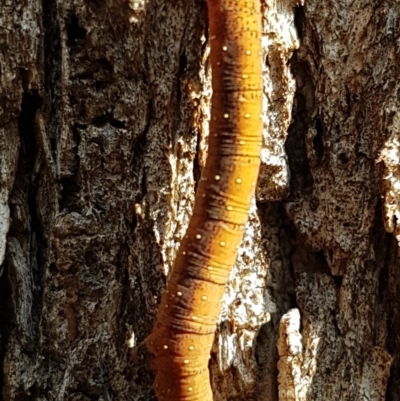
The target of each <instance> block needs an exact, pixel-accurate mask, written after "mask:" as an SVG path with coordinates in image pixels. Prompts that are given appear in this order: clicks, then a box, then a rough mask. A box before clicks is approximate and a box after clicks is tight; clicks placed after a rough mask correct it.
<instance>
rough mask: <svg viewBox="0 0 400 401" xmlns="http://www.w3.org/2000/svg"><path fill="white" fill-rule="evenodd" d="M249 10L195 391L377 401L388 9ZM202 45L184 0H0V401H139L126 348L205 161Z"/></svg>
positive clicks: (286, 1) (393, 52)
mask: <svg viewBox="0 0 400 401" xmlns="http://www.w3.org/2000/svg"><path fill="white" fill-rule="evenodd" d="M262 8H263V13H264V19H263V27H264V28H263V29H264V38H263V46H264V58H265V63H264V77H263V78H264V106H265V108H264V144H263V151H262V168H261V172H260V179H259V185H258V188H257V201H255V202H254V203H253V207H252V211H251V214H250V220H249V222H248V224H247V226H246V234H245V238H244V240H243V243H242V246H241V249H240V250H239V257H238V261H237V263H236V265H235V267H234V269H233V271H232V274H231V278H230V282H229V285H228V286H227V289H226V293H225V297H224V301H223V304H222V310H221V315H220V321H219V325H218V327H217V330H216V338H215V343H214V347H213V350H212V355H211V356H212V359H211V363H210V371H211V381H212V385H213V392H214V399H215V400H216V401H223V400H236V401H239V400H249V399H253V400H262V401H292V400H298V401H300V400H301V401H303V400H304V401H316V400H324V401H347V400H352V401H359V400H360V401H361V400H371V401H383V400H388V401H396V400H397V399H398V394H399V392H400V369H399V366H400V365H399V362H398V358H397V357H398V354H399V344H400V337H399V334H398V333H399V332H400V330H399V329H398V326H399V322H400V303H399V296H398V287H399V284H400V274H399V271H400V263H399V260H398V257H397V255H398V242H399V236H400V228H399V226H398V224H397V222H398V221H399V219H400V186H399V171H398V170H399V168H398V166H399V147H400V139H399V134H400V114H399V111H398V109H399V95H398V92H399V84H398V77H399V74H400V71H399V69H400V64H399V54H400V3H398V2H397V1H394V0H386V1H381V2H379V3H377V2H375V3H374V2H367V1H365V0H355V1H352V2H349V1H331V0H323V1H317V0H306V1H305V3H304V4H301V3H297V2H296V1H292V0H279V1H275V2H273V1H270V0H264V1H263V4H262ZM208 52H209V49H208V36H207V23H206V5H205V3H204V2H202V1H196V0H175V1H170V0H113V1H111V0H105V1H98V0H65V1H59V0H44V1H37V0H32V1H25V2H14V1H11V0H1V1H0V334H1V338H0V361H1V362H0V366H1V379H0V386H1V397H2V400H4V401H9V400H33V401H39V400H40V401H50V400H57V401H61V400H73V401H83V400H85V401H86V400H104V401H105V400H121V401H123V400H146V401H147V400H154V393H153V391H152V389H151V383H152V374H151V373H150V370H149V366H148V361H149V355H148V354H147V353H146V351H145V349H144V346H143V341H144V339H145V338H146V336H147V335H148V334H149V333H150V330H151V328H152V325H153V322H154V317H155V312H156V308H157V305H158V302H159V296H160V293H161V290H162V289H163V288H164V286H165V282H166V277H167V276H168V273H169V270H170V268H171V266H172V264H173V260H174V258H175V253H176V251H177V248H178V245H179V241H180V239H181V238H182V236H183V234H184V232H185V229H186V227H187V223H188V219H189V217H190V214H191V211H192V206H193V199H194V190H195V187H196V184H197V180H198V178H199V173H200V171H201V168H202V167H203V166H204V161H205V157H206V152H207V147H206V137H207V134H208V118H209V102H210V97H211V91H210V80H209V78H210V67H209V60H208Z"/></svg>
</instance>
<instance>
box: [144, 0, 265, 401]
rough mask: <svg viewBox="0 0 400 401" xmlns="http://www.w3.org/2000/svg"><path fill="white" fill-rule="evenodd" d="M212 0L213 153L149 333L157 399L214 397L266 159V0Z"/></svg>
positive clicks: (209, 400)
mask: <svg viewBox="0 0 400 401" xmlns="http://www.w3.org/2000/svg"><path fill="white" fill-rule="evenodd" d="M207 6H208V20H209V38H210V44H211V45H210V46H211V55H210V59H211V69H212V89H213V94H212V102H211V103H212V105H211V121H210V135H209V138H208V155H207V159H206V163H205V166H204V169H203V171H202V176H201V178H200V181H199V184H198V188H197V192H196V197H195V203H194V209H193V215H192V217H191V219H190V222H189V226H188V229H187V232H186V234H185V236H184V238H183V239H182V241H181V244H180V248H179V250H178V253H177V257H176V260H175V264H174V267H173V270H172V274H171V277H170V279H169V281H168V284H167V288H166V290H165V291H164V292H163V294H162V297H161V303H160V306H159V309H158V312H157V321H156V323H155V325H154V328H153V331H152V333H151V334H150V336H149V337H148V338H147V340H146V345H147V348H148V350H149V352H150V353H151V354H153V360H152V368H153V370H154V371H155V381H154V389H155V392H156V395H157V398H158V400H159V401H164V400H174V401H212V391H211V386H210V379H209V371H208V361H209V358H210V351H211V346H212V343H213V340H214V333H215V329H216V323H217V319H218V315H219V310H220V302H221V299H222V296H223V294H224V289H225V284H226V282H227V280H228V277H229V273H230V271H231V269H232V266H233V264H234V263H235V260H236V257H237V250H238V248H239V245H240V242H241V240H242V237H243V233H244V227H245V224H246V221H247V216H248V210H249V207H250V203H251V199H252V197H253V194H254V190H255V186H256V181H257V176H258V170H259V165H260V147H261V131H262V115H261V113H262V59H261V56H262V52H261V10H260V0H207Z"/></svg>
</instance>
